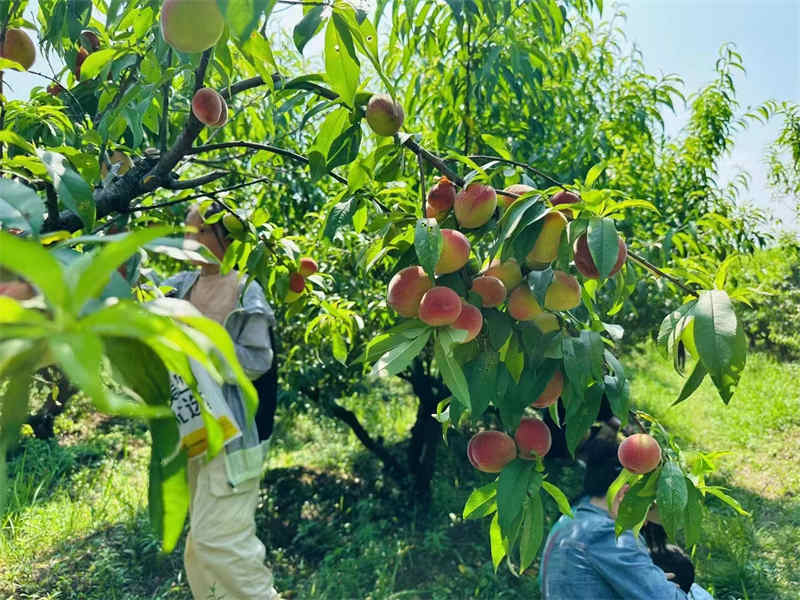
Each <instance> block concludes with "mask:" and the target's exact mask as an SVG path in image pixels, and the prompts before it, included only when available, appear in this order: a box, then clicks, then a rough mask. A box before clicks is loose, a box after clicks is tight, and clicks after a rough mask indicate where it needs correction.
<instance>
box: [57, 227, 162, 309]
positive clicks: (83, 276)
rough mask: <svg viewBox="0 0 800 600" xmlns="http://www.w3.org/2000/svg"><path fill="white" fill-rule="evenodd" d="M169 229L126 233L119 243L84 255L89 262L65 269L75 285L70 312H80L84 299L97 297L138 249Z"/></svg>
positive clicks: (150, 229) (149, 229)
mask: <svg viewBox="0 0 800 600" xmlns="http://www.w3.org/2000/svg"><path fill="white" fill-rule="evenodd" d="M172 230H173V228H172V227H170V226H167V225H162V226H160V227H150V228H147V229H140V230H138V231H133V232H131V233H125V234H122V237H121V238H120V239H119V241H114V242H112V243H110V244H107V245H106V246H105V247H104V248H103V249H102V250H100V251H99V252H97V253H96V254H93V255H89V256H87V258H90V257H91V260H88V261H76V262H74V263H72V265H70V266H69V267H68V268H67V279H68V280H70V281H75V282H76V283H75V285H74V287H73V289H72V290H71V292H72V307H73V311H74V312H75V313H77V312H79V311H80V310H81V308H82V307H83V305H84V304H85V303H86V301H87V300H89V299H90V298H94V297H96V296H97V295H98V294H99V293H100V292H101V291H102V289H103V288H104V287H105V286H106V285H107V283H108V280H109V279H110V278H111V275H112V273H115V272H116V269H117V267H119V266H120V265H121V264H122V263H124V262H125V261H126V260H128V259H129V258H130V257H131V256H132V255H133V254H135V253H136V251H137V250H138V249H139V247H140V246H143V245H144V244H146V243H147V242H150V241H152V240H154V239H155V238H157V237H160V236H162V235H166V234H168V233H170V232H171V231H172Z"/></svg>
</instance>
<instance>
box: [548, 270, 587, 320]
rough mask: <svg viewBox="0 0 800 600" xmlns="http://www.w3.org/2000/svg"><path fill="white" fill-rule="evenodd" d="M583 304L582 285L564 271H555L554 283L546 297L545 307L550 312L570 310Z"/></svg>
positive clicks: (549, 287) (551, 284)
mask: <svg viewBox="0 0 800 600" xmlns="http://www.w3.org/2000/svg"><path fill="white" fill-rule="evenodd" d="M580 303H581V284H580V283H578V280H577V279H575V278H574V277H573V276H572V275H569V274H567V273H564V271H553V281H552V282H551V283H550V285H549V286H548V288H547V292H545V295H544V306H545V308H549V309H550V310H570V309H573V308H575V307H576V306H578V305H579V304H580Z"/></svg>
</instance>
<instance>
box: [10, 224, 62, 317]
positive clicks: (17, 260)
mask: <svg viewBox="0 0 800 600" xmlns="http://www.w3.org/2000/svg"><path fill="white" fill-rule="evenodd" d="M0 266H3V267H6V268H7V269H9V270H11V271H14V272H15V273H18V274H19V275H21V276H23V277H24V278H25V279H27V280H28V281H30V282H31V283H33V284H34V285H36V286H37V287H38V288H39V289H40V290H41V291H42V293H43V294H44V296H45V298H47V300H48V302H50V304H51V305H52V306H54V307H55V306H59V307H60V306H61V305H62V304H63V303H64V296H65V294H66V287H67V285H66V283H65V281H64V276H63V274H62V272H61V266H60V265H59V264H58V261H57V260H56V259H55V258H54V257H53V256H52V255H51V254H50V253H49V252H48V251H47V250H45V249H44V248H42V246H41V244H39V243H35V242H29V241H25V240H22V239H20V238H18V237H16V236H14V235H11V234H9V233H6V232H5V231H0Z"/></svg>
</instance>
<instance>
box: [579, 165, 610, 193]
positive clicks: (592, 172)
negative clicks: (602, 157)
mask: <svg viewBox="0 0 800 600" xmlns="http://www.w3.org/2000/svg"><path fill="white" fill-rule="evenodd" d="M605 168H606V164H605V162H600V163H597V164H596V165H594V166H593V167H592V168H591V169H589V172H588V173H586V179H585V180H584V182H583V185H585V186H586V187H592V185H594V182H595V181H597V178H598V177H600V175H601V174H602V173H603V171H604V170H605Z"/></svg>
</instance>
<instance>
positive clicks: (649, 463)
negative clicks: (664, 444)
mask: <svg viewBox="0 0 800 600" xmlns="http://www.w3.org/2000/svg"><path fill="white" fill-rule="evenodd" d="M617 457H618V458H619V462H620V463H621V464H622V466H623V467H625V468H626V469H628V471H631V472H633V473H639V474H642V473H649V472H650V471H652V470H653V469H655V468H656V467H657V466H658V463H660V462H661V446H659V445H658V442H657V441H656V440H655V438H653V436H651V435H649V434H647V433H634V434H633V435H631V436H628V437H626V438H625V439H624V440H622V443H621V444H620V445H619V450H618V451H617Z"/></svg>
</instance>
